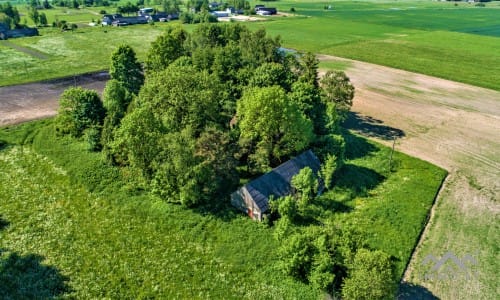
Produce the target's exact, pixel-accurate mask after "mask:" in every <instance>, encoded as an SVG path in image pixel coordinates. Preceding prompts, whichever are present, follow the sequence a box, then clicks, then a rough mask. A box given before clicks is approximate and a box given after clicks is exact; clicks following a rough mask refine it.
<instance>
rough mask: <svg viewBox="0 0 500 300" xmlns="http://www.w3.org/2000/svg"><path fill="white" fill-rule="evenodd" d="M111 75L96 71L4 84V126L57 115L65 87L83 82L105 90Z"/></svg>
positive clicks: (0, 106)
mask: <svg viewBox="0 0 500 300" xmlns="http://www.w3.org/2000/svg"><path fill="white" fill-rule="evenodd" d="M108 78H109V77H108V75H107V74H106V73H94V74H86V75H79V76H75V77H67V78H63V79H55V80H50V81H42V82H35V83H28V84H22V85H12V86H5V87H0V126H6V125H12V124H18V123H22V122H26V121H30V120H35V119H41V118H46V117H51V116H54V115H55V114H56V112H57V108H58V99H59V97H60V96H61V94H62V93H63V92H64V90H65V89H67V88H69V87H72V86H81V87H83V88H87V89H95V90H97V91H99V92H102V90H103V89H104V85H105V84H106V81H107V79H108Z"/></svg>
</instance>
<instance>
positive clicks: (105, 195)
mask: <svg viewBox="0 0 500 300" xmlns="http://www.w3.org/2000/svg"><path fill="white" fill-rule="evenodd" d="M346 137H347V145H348V152H347V158H348V161H347V164H346V167H345V168H344V169H343V171H342V173H341V176H340V177H339V179H338V181H337V183H336V189H335V190H334V191H331V192H329V193H327V194H326V195H325V196H324V197H325V198H324V199H323V200H324V201H327V202H328V203H329V204H328V205H327V206H325V207H329V208H325V210H324V215H323V216H322V218H325V219H326V218H333V219H334V220H336V221H338V222H341V223H344V222H348V223H354V224H357V225H358V227H359V228H360V230H362V231H363V232H365V235H366V239H367V241H368V243H369V244H370V246H371V247H373V248H376V249H382V250H384V251H386V252H387V253H389V254H391V255H392V256H393V257H394V258H395V261H396V264H397V268H398V272H399V274H401V271H402V269H403V268H404V265H405V264H406V262H407V261H408V259H409V255H410V253H411V251H412V249H413V246H414V243H415V241H416V239H417V238H418V233H419V232H420V230H421V228H422V225H423V222H424V220H425V218H426V215H427V212H428V209H429V207H430V205H431V203H432V201H433V198H434V195H435V193H436V191H437V187H438V186H439V183H440V181H441V179H442V178H443V176H444V171H442V170H440V169H439V168H437V167H434V166H432V165H430V164H428V163H426V162H423V161H420V160H417V159H414V158H411V157H408V156H406V155H403V154H399V153H398V154H396V157H395V161H396V164H395V166H397V167H394V166H393V168H392V171H391V170H389V166H388V157H389V154H390V149H388V148H386V147H383V146H380V145H378V144H374V143H371V142H367V141H366V140H364V139H362V138H360V137H358V136H354V135H350V134H347V135H346ZM0 140H3V141H5V143H4V144H6V145H4V146H3V147H2V148H1V150H0V194H1V195H2V201H0V211H1V212H2V215H1V219H2V222H3V224H5V223H7V224H8V225H7V227H5V228H3V229H0V235H1V236H2V239H1V241H0V248H2V249H3V250H2V251H3V253H4V254H2V255H0V266H2V265H8V262H9V261H11V260H12V257H14V258H15V261H19V262H20V263H26V264H27V263H28V262H32V263H33V264H32V265H33V266H34V267H33V268H26V269H22V268H21V269H18V270H17V271H16V273H15V275H14V277H15V278H12V277H9V278H10V279H9V280H11V281H12V280H14V281H15V280H17V279H20V278H25V277H26V276H31V277H30V278H34V277H36V276H38V275H36V274H39V273H40V272H42V273H43V272H48V273H50V274H53V275H52V277H50V278H52V279H53V280H52V279H47V280H48V281H47V280H46V281H42V282H44V285H43V286H42V287H40V286H38V285H36V284H34V283H28V284H27V285H26V286H23V288H22V289H20V288H19V286H18V285H15V284H10V285H9V288H8V289H7V290H6V291H5V290H4V291H3V293H4V294H0V295H10V296H20V297H23V296H24V297H29V295H31V294H30V293H31V292H33V291H34V290H36V289H41V290H40V291H41V292H44V293H45V294H46V295H53V296H54V295H55V296H67V297H75V298H120V299H122V298H125V299H129V298H134V299H135V298H151V297H158V296H161V297H164V298H194V299H207V298H211V299H212V298H216V299H221V298H224V299H241V298H244V299H256V298H257V299H260V298H266V299H268V298H269V299H271V298H272V299H274V298H285V299H317V298H318V297H320V296H321V294H322V293H321V292H320V291H317V290H313V289H312V288H311V287H309V286H307V285H305V284H303V283H300V282H295V281H293V280H292V279H291V278H289V277H286V276H284V275H283V274H282V273H281V272H280V271H279V269H278V267H277V261H278V256H277V252H276V249H277V248H278V246H279V245H278V244H277V242H276V241H275V240H274V238H273V237H272V236H273V235H272V230H273V229H272V228H269V227H266V226H265V225H263V224H259V223H256V222H253V221H251V220H250V219H248V218H247V217H246V216H244V215H241V214H239V213H238V212H236V211H234V210H232V209H231V208H227V210H226V211H224V212H222V213H219V214H213V213H210V212H206V211H201V210H188V209H184V208H182V207H180V206H177V205H172V204H167V203H165V202H163V201H161V200H158V199H156V198H154V197H152V196H150V195H149V194H147V193H144V192H141V191H131V190H130V189H127V188H124V187H125V186H126V185H127V181H126V178H125V177H123V176H124V175H123V174H122V173H121V172H117V170H116V169H115V168H114V167H112V166H107V165H105V164H103V163H102V160H101V158H100V154H98V153H91V152H88V151H87V150H86V146H85V144H84V142H81V141H78V140H74V139H70V138H66V137H64V138H61V137H58V136H57V135H56V134H55V131H54V130H53V126H52V124H51V120H45V121H37V122H32V123H27V124H24V125H21V126H16V127H10V128H3V129H2V130H0ZM90 190H92V191H93V192H90ZM343 208H344V209H343ZM347 208H349V209H347ZM9 259H10V260H9ZM44 268H47V269H44ZM1 270H2V268H0V278H3V277H2V274H1V272H2V271H1ZM23 270H24V271H23ZM37 270H38V271H37ZM23 272H24V273H23ZM26 273H28V274H26ZM51 280H52V281H51ZM11 281H9V283H11ZM54 286H55V287H58V289H56V290H55V291H54V292H51V290H50V287H54ZM23 293H24V294H23ZM51 293H52V294H51Z"/></svg>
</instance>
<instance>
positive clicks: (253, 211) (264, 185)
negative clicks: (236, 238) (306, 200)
mask: <svg viewBox="0 0 500 300" xmlns="http://www.w3.org/2000/svg"><path fill="white" fill-rule="evenodd" d="M305 167H309V168H311V169H312V170H313V172H314V173H315V174H317V173H318V171H319V169H320V167H321V164H320V161H319V159H318V158H317V157H316V155H314V153H313V152H312V151H311V150H308V151H306V152H303V153H302V154H300V155H299V156H297V157H295V158H292V159H290V160H289V161H287V162H285V163H283V164H281V165H279V166H278V167H276V168H274V169H273V170H272V171H270V172H269V173H266V174H264V175H262V176H260V177H259V178H257V179H255V180H253V181H251V182H249V183H247V184H245V185H244V186H242V187H241V188H239V189H238V190H237V191H236V192H234V193H232V194H231V203H232V204H233V205H234V206H235V207H236V208H238V209H240V210H242V211H243V212H245V213H247V214H248V215H249V216H250V217H251V218H252V219H254V220H259V221H261V220H262V217H263V216H264V215H265V213H266V211H267V210H268V208H269V197H271V196H274V197H275V198H279V197H283V196H286V195H289V194H290V193H291V192H292V186H291V181H292V177H293V176H295V175H296V174H298V173H299V171H300V170H302V169H303V168H305Z"/></svg>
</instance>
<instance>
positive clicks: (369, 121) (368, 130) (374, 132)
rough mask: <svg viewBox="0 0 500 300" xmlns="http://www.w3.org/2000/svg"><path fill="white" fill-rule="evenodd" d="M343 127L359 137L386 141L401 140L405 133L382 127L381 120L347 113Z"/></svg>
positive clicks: (396, 129) (385, 126)
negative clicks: (359, 135)
mask: <svg viewBox="0 0 500 300" xmlns="http://www.w3.org/2000/svg"><path fill="white" fill-rule="evenodd" d="M344 127H345V128H346V129H350V130H353V131H355V132H357V133H359V134H361V135H364V136H367V137H374V138H378V139H381V140H386V141H389V140H392V139H394V138H395V137H396V138H402V137H404V136H405V132H404V131H403V130H401V129H398V128H394V127H390V126H387V125H384V122H383V121H382V120H378V119H375V118H372V117H370V116H363V115H361V114H359V113H355V112H349V115H348V117H347V120H346V121H345V122H344Z"/></svg>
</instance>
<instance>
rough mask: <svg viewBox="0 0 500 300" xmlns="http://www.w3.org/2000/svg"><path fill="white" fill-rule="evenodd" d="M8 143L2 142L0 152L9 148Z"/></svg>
mask: <svg viewBox="0 0 500 300" xmlns="http://www.w3.org/2000/svg"><path fill="white" fill-rule="evenodd" d="M7 145H8V143H7V142H6V141H4V140H0V151H2V150H3V149H5V148H7Z"/></svg>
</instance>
